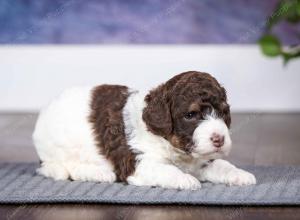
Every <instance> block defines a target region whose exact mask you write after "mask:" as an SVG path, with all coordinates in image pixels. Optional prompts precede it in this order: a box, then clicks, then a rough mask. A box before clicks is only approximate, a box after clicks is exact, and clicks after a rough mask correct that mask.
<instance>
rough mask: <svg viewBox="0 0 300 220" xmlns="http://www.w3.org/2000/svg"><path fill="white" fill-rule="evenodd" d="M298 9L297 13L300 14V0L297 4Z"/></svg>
mask: <svg viewBox="0 0 300 220" xmlns="http://www.w3.org/2000/svg"><path fill="white" fill-rule="evenodd" d="M296 11H297V14H298V15H299V16H300V1H298V2H297V4H296Z"/></svg>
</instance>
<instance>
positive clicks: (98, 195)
mask: <svg viewBox="0 0 300 220" xmlns="http://www.w3.org/2000/svg"><path fill="white" fill-rule="evenodd" d="M38 166H39V165H38V164H34V163H18V164H17V163H3V164H0V203H1V204H10V203H14V204H16V203H17V204H24V203H67V202H71V203H123V204H207V205H300V167H292V166H276V167H261V166H247V167H243V168H244V169H246V170H248V171H250V172H252V173H254V174H255V176H256V178H257V184H256V185H252V186H243V187H238V186H231V187H229V186H226V185H223V184H211V183H202V188H201V189H199V190H196V191H190V190H174V189H164V188H160V187H137V186H132V185H126V184H123V183H114V184H108V183H95V182H81V181H54V180H53V179H50V178H46V177H44V176H40V175H37V174H36V173H35V170H36V168H37V167H38Z"/></svg>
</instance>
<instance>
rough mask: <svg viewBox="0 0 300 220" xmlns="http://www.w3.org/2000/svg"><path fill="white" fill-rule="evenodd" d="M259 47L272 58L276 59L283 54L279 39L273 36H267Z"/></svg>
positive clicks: (261, 40)
mask: <svg viewBox="0 0 300 220" xmlns="http://www.w3.org/2000/svg"><path fill="white" fill-rule="evenodd" d="M259 45H260V48H261V50H262V52H263V53H264V54H265V55H267V56H270V57H275V56H278V55H280V54H281V44H280V41H279V40H278V38H276V37H275V36H273V35H265V36H263V37H262V38H261V39H260V40H259Z"/></svg>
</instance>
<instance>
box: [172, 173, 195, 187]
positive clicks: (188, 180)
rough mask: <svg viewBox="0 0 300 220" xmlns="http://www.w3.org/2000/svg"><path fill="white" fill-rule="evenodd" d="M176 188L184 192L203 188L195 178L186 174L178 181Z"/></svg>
mask: <svg viewBox="0 0 300 220" xmlns="http://www.w3.org/2000/svg"><path fill="white" fill-rule="evenodd" d="M174 188H176V189H184V190H197V189H200V188H201V183H200V182H199V180H198V179H197V178H195V177H194V176H192V175H190V174H184V175H183V176H182V177H180V178H178V179H177V181H176V185H175V187H174Z"/></svg>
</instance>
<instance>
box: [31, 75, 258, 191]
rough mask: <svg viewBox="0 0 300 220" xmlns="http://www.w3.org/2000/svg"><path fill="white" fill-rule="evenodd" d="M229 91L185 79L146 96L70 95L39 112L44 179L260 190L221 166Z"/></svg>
mask: <svg viewBox="0 0 300 220" xmlns="http://www.w3.org/2000/svg"><path fill="white" fill-rule="evenodd" d="M230 123H231V118H230V107H229V105H228V103H227V97H226V91H225V89H224V88H223V87H222V86H220V84H219V83H218V82H217V80H216V79H215V78H214V77H212V76H211V75H209V74H207V73H201V72H196V71H190V72H185V73H181V74H179V75H177V76H175V77H173V78H171V79H170V80H168V81H167V82H166V83H164V84H162V85H160V86H158V87H157V88H155V89H153V90H152V91H150V92H149V93H148V94H142V93H140V92H138V91H135V90H131V89H129V88H127V87H126V86H121V85H99V86H96V87H92V88H73V89H69V90H66V91H65V92H63V93H62V94H61V95H60V96H59V97H58V98H56V99H55V100H54V101H53V102H52V103H51V104H50V105H49V106H48V107H47V108H45V109H44V110H42V111H41V113H40V115H39V118H38V120H37V123H36V127H35V130H34V133H33V141H34V144H35V147H36V150H37V153H38V155H39V157H40V160H41V167H40V168H39V169H38V170H37V172H38V173H39V174H42V175H45V176H47V177H52V178H54V179H55V180H65V179H68V178H70V179H72V180H81V181H96V182H109V183H112V182H115V181H123V182H127V183H129V184H133V185H137V186H160V187H165V188H173V189H189V190H195V189H199V188H200V187H201V184H200V181H210V182H213V183H224V184H227V185H238V186H241V185H250V184H255V182H256V180H255V177H254V176H253V175H252V174H251V173H249V172H247V171H244V170H242V169H239V168H237V167H235V166H234V165H232V164H230V163H229V162H227V161H225V160H223V159H221V158H222V157H223V156H226V155H227V154H228V153H229V151H230V148H231V139H230V134H229V127H230Z"/></svg>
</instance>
